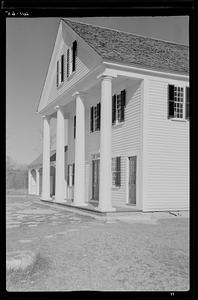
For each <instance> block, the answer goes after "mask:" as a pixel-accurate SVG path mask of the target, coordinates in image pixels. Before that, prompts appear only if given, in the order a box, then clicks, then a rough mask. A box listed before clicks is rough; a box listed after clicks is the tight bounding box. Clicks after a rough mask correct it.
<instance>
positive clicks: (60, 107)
mask: <svg viewBox="0 0 198 300" xmlns="http://www.w3.org/2000/svg"><path fill="white" fill-rule="evenodd" d="M54 109H55V110H60V111H63V106H61V105H56V106H55V107H54Z"/></svg>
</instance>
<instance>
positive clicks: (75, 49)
mask: <svg viewBox="0 0 198 300" xmlns="http://www.w3.org/2000/svg"><path fill="white" fill-rule="evenodd" d="M76 56H77V41H74V42H73V47H72V71H75V70H76Z"/></svg>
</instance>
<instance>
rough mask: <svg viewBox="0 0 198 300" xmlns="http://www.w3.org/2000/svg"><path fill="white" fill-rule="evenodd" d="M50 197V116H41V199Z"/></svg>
mask: <svg viewBox="0 0 198 300" xmlns="http://www.w3.org/2000/svg"><path fill="white" fill-rule="evenodd" d="M49 199H50V117H49V116H44V117H43V178H42V200H49Z"/></svg>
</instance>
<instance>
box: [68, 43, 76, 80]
mask: <svg viewBox="0 0 198 300" xmlns="http://www.w3.org/2000/svg"><path fill="white" fill-rule="evenodd" d="M72 48H73V43H72V46H70V47H68V48H67V50H68V49H69V74H68V77H67V79H69V78H70V76H71V75H72V74H74V73H75V72H76V70H74V71H72V69H73V68H72V66H73V49H72ZM67 50H66V52H67Z"/></svg>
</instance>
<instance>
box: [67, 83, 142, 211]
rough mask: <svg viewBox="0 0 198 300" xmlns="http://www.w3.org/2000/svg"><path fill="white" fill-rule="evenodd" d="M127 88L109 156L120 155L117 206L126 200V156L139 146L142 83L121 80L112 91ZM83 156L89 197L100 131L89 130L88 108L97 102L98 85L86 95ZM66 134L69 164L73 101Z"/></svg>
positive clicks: (115, 191)
mask: <svg viewBox="0 0 198 300" xmlns="http://www.w3.org/2000/svg"><path fill="white" fill-rule="evenodd" d="M123 89H126V108H125V121H124V122H123V123H122V124H120V125H118V126H113V127H112V157H114V156H119V155H120V156H121V187H120V188H117V187H116V188H113V189H112V201H113V205H116V206H119V205H124V204H125V203H126V156H127V154H128V153H131V152H133V151H139V149H140V107H141V105H140V104H141V85H140V82H136V83H134V82H132V81H131V82H130V84H127V86H126V85H125V82H123V83H122V84H120V85H117V86H116V87H113V93H120V91H121V90H123ZM85 97H86V98H85V100H84V104H85V120H86V121H85V159H86V165H87V168H89V180H88V182H89V187H88V199H87V200H89V199H91V197H92V154H97V153H99V152H100V131H96V132H90V107H91V106H95V105H96V104H97V103H98V102H100V85H99V86H97V87H94V88H92V89H91V90H89V91H88V93H87V94H86V96H85ZM67 107H68V112H69V114H70V117H69V134H68V163H73V162H74V161H75V142H74V135H73V118H74V115H75V103H70V104H69V105H68V106H67Z"/></svg>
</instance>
